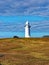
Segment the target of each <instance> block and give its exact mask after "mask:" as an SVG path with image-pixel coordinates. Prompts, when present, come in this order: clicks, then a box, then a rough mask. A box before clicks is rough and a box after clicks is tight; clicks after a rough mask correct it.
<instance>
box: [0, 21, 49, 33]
mask: <svg viewBox="0 0 49 65" xmlns="http://www.w3.org/2000/svg"><path fill="white" fill-rule="evenodd" d="M30 25H31V31H32V32H49V21H40V22H30ZM0 31H1V32H24V24H23V23H15V24H13V23H10V22H9V23H8V24H7V23H3V22H0Z"/></svg>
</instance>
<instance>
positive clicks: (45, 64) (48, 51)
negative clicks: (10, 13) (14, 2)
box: [0, 38, 49, 65]
mask: <svg viewBox="0 0 49 65" xmlns="http://www.w3.org/2000/svg"><path fill="white" fill-rule="evenodd" d="M0 65H49V38H12V39H0Z"/></svg>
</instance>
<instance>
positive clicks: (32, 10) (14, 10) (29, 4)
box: [0, 0, 49, 16]
mask: <svg viewBox="0 0 49 65" xmlns="http://www.w3.org/2000/svg"><path fill="white" fill-rule="evenodd" d="M0 6H1V7H0V15H3V16H4V15H42V16H49V0H29V1H28V0H0Z"/></svg>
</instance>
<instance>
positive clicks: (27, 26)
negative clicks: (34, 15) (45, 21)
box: [25, 21, 30, 38]
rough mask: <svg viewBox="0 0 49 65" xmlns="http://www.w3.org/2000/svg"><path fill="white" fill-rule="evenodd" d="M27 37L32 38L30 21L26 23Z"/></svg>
mask: <svg viewBox="0 0 49 65" xmlns="http://www.w3.org/2000/svg"><path fill="white" fill-rule="evenodd" d="M25 37H26V38H29V37H30V24H29V22H28V21H26V24H25Z"/></svg>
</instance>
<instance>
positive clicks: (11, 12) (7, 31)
mask: <svg viewBox="0 0 49 65" xmlns="http://www.w3.org/2000/svg"><path fill="white" fill-rule="evenodd" d="M0 6H1V7H0V38H1V37H2V38H3V37H12V36H14V35H18V36H20V37H24V25H25V22H26V21H27V20H28V21H29V23H30V25H31V36H32V37H41V36H43V35H49V0H0Z"/></svg>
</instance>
